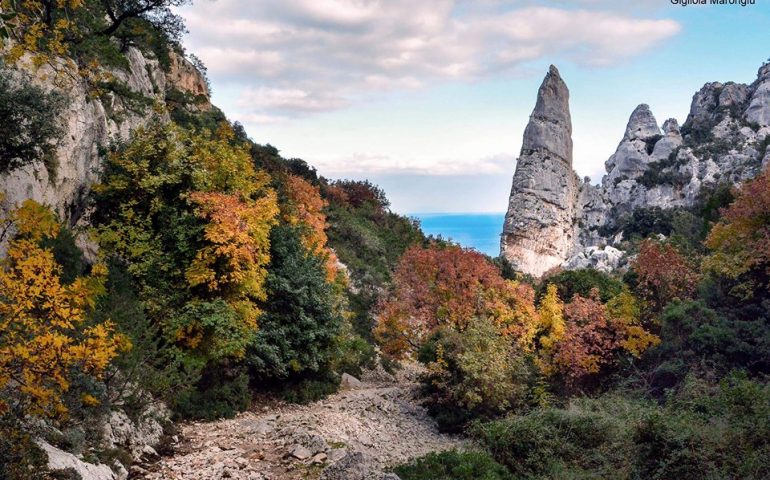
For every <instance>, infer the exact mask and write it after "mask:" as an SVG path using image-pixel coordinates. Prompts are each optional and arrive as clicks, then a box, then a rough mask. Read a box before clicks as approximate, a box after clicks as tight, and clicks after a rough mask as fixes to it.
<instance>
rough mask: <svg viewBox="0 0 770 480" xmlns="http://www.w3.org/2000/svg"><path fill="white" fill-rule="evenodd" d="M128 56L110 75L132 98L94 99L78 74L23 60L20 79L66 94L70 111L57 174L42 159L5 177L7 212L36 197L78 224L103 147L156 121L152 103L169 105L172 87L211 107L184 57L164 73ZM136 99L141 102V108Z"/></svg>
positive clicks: (136, 54)
mask: <svg viewBox="0 0 770 480" xmlns="http://www.w3.org/2000/svg"><path fill="white" fill-rule="evenodd" d="M125 57H126V60H127V63H128V68H126V69H116V70H112V71H109V72H106V73H107V74H108V75H109V76H110V77H111V78H112V79H113V81H114V82H119V83H120V84H121V85H123V86H124V87H126V88H127V90H128V91H130V92H131V93H130V98H127V97H126V96H125V95H120V94H117V93H114V92H102V93H101V94H100V95H98V96H96V95H94V92H93V90H92V89H91V90H89V88H88V86H87V84H86V81H85V80H84V79H82V78H81V76H80V75H79V74H78V72H77V71H67V72H64V73H62V72H59V73H56V72H53V71H52V70H51V68H49V67H47V66H45V67H42V68H40V69H32V68H26V69H25V68H24V63H23V62H21V64H20V65H21V69H20V72H19V78H20V81H31V82H34V83H36V84H39V85H41V86H43V87H44V88H46V89H57V90H59V91H61V92H62V93H64V94H65V96H66V98H67V107H66V110H65V111H64V112H63V114H62V119H61V121H62V122H63V125H64V132H65V133H64V135H63V136H62V138H61V139H60V141H59V144H58V148H57V151H56V161H55V162H53V163H54V165H55V169H53V170H52V171H49V170H48V169H47V168H46V166H45V165H44V164H43V162H42V161H40V162H37V163H33V164H31V165H27V166H25V167H23V168H19V169H16V170H14V171H11V172H9V173H7V174H4V175H0V192H4V193H5V196H6V198H5V202H4V205H2V208H9V207H12V206H13V205H15V204H18V203H19V202H21V201H23V200H25V199H28V198H31V199H34V200H36V201H38V202H41V203H44V204H46V205H50V206H52V207H53V208H54V209H55V210H56V212H57V213H58V214H59V216H60V217H61V218H62V219H63V220H65V221H67V222H69V223H70V224H71V225H75V224H76V223H78V221H79V220H80V217H81V216H82V214H83V208H82V207H83V202H82V200H83V198H84V197H85V195H86V194H87V192H88V190H89V188H90V186H91V185H92V184H93V183H94V182H95V181H96V179H97V178H98V174H99V165H100V155H99V148H100V147H105V146H107V145H108V144H109V142H110V141H111V140H114V139H118V138H128V136H129V134H130V132H131V130H133V129H134V128H136V127H138V126H140V125H143V124H145V123H146V122H147V121H148V120H149V119H150V118H152V115H153V112H152V109H153V104H155V105H156V106H157V105H160V106H164V105H165V99H166V95H167V93H168V92H169V91H171V90H172V89H175V90H179V91H182V92H186V93H189V94H190V95H191V96H195V97H198V98H199V99H200V101H199V104H198V105H197V106H195V108H202V109H208V108H211V106H210V104H209V101H208V97H209V92H208V88H207V86H206V81H205V78H204V77H203V76H202V74H201V73H200V72H198V71H197V70H196V69H195V67H193V66H192V64H191V63H190V62H189V61H188V60H186V59H185V58H184V57H182V56H181V55H178V54H176V53H175V52H170V59H171V61H170V66H168V67H167V68H166V69H165V70H164V69H163V68H162V67H161V65H160V63H159V62H158V60H156V59H153V58H149V57H148V56H145V54H143V53H142V52H140V51H139V50H138V49H136V48H133V47H130V48H128V49H127V51H126V52H125ZM137 99H142V100H141V101H140V102H139V103H141V106H137Z"/></svg>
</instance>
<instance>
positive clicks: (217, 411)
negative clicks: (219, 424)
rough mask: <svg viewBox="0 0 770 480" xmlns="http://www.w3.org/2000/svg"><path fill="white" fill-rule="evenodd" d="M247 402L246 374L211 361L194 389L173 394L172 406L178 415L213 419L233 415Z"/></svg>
mask: <svg viewBox="0 0 770 480" xmlns="http://www.w3.org/2000/svg"><path fill="white" fill-rule="evenodd" d="M250 403H251V391H250V390H249V377H248V375H246V373H245V372H243V371H242V370H241V369H238V368H227V367H225V366H217V365H212V366H210V367H209V368H207V369H206V370H205V371H204V372H203V376H202V377H201V379H200V380H199V381H198V384H197V385H196V387H195V389H192V390H188V391H186V392H183V393H182V394H180V395H178V396H177V398H176V400H175V402H174V404H173V407H174V411H175V412H176V413H177V414H178V415H179V416H181V417H182V418H190V419H202V420H216V419H218V418H230V417H233V416H235V414H236V413H238V412H240V411H243V410H245V409H246V408H248V406H249V404H250Z"/></svg>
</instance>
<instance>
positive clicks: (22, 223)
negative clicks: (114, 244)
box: [0, 200, 130, 417]
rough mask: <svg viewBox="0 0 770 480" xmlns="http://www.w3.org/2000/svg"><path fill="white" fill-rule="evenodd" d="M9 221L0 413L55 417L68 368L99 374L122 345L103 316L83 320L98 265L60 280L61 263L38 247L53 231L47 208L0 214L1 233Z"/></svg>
mask: <svg viewBox="0 0 770 480" xmlns="http://www.w3.org/2000/svg"><path fill="white" fill-rule="evenodd" d="M11 225H12V226H13V227H14V228H15V229H16V234H15V235H14V237H13V238H12V239H11V240H10V242H9V244H8V252H7V257H6V258H5V259H4V260H3V262H2V269H0V291H1V292H2V295H0V394H1V395H2V396H1V397H0V412H2V411H3V410H7V409H8V408H13V409H14V410H16V411H17V413H21V414H22V415H23V414H32V415H40V416H50V417H60V416H63V415H65V414H66V407H65V406H64V404H63V402H62V394H63V393H64V392H66V391H67V390H68V389H69V387H70V382H71V375H72V373H73V371H74V370H80V371H82V372H84V373H85V374H87V375H91V376H94V377H99V376H100V375H101V374H102V373H103V372H104V371H105V369H106V368H107V366H108V365H109V363H110V361H111V360H112V359H113V358H115V356H116V355H118V353H119V352H120V351H122V350H125V349H127V348H129V347H130V343H129V342H128V341H127V340H126V338H125V337H123V336H122V335H120V334H117V333H115V331H114V327H113V324H112V322H110V321H109V320H107V321H104V322H97V323H90V322H89V321H88V314H89V311H90V310H91V309H93V307H94V305H95V301H96V298H97V297H98V296H99V295H100V294H101V293H102V292H103V288H104V287H103V281H104V278H105V276H106V273H107V271H106V268H105V267H104V265H101V264H96V265H94V266H93V267H92V270H91V274H90V275H89V276H84V277H78V278H76V279H75V280H74V281H73V282H72V283H70V284H69V285H63V284H62V283H61V280H60V276H61V266H60V265H59V264H58V263H57V262H56V260H55V259H54V255H53V252H52V251H51V250H50V249H46V248H42V247H41V246H40V242H41V241H42V240H44V239H47V238H52V237H55V236H56V235H57V234H58V230H59V224H58V222H57V221H56V219H55V217H54V215H53V213H51V211H50V210H48V209H47V208H45V207H43V206H41V205H39V204H37V203H36V202H34V201H32V200H27V201H25V202H24V203H23V204H22V206H21V207H19V208H17V209H15V210H13V211H12V212H11V214H10V216H9V217H8V218H6V219H4V221H3V228H4V231H6V232H7V231H8V229H9V228H10V227H11ZM85 400H88V399H84V401H85Z"/></svg>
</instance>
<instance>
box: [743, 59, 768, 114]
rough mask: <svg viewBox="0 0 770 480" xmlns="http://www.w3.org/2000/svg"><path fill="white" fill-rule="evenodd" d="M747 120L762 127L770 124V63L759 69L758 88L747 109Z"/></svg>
mask: <svg viewBox="0 0 770 480" xmlns="http://www.w3.org/2000/svg"><path fill="white" fill-rule="evenodd" d="M746 120H747V121H749V122H750V123H755V124H757V125H759V126H762V127H765V126H768V125H770V64H767V65H763V66H762V68H760V69H759V74H758V79H757V85H756V89H755V90H754V93H753V94H752V95H751V101H750V102H749V106H748V108H747V109H746Z"/></svg>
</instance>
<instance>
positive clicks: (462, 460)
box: [395, 450, 514, 480]
mask: <svg viewBox="0 0 770 480" xmlns="http://www.w3.org/2000/svg"><path fill="white" fill-rule="evenodd" d="M395 472H396V474H397V475H398V476H399V478H401V480H513V479H514V477H513V475H511V474H510V473H509V472H508V470H506V469H505V467H503V466H502V465H500V464H499V463H497V462H496V461H495V460H494V459H493V458H492V457H491V456H490V455H489V454H488V453H486V452H478V451H468V452H458V451H457V450H450V451H447V452H440V453H429V454H428V455H425V456H423V457H420V458H417V459H415V460H412V461H411V462H409V463H408V464H406V465H400V466H398V467H396V468H395Z"/></svg>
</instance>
